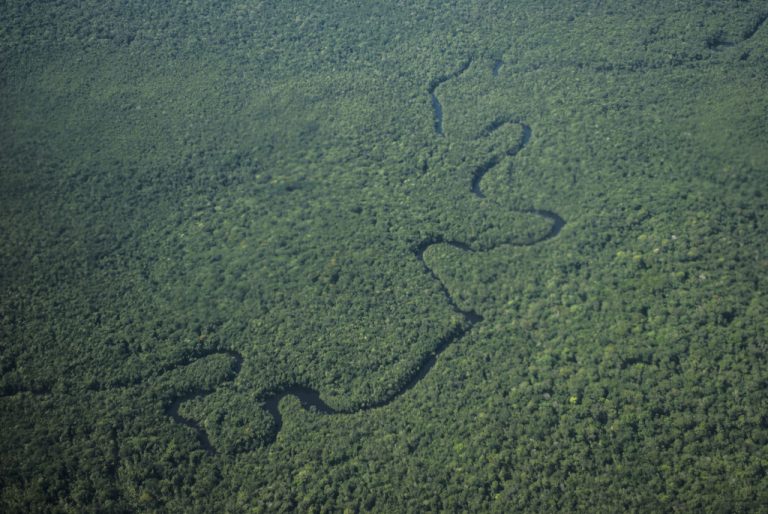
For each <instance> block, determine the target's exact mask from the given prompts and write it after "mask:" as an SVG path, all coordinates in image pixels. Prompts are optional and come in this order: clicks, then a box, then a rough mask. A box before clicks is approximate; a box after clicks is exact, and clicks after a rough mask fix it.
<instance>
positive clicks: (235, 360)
mask: <svg viewBox="0 0 768 514" xmlns="http://www.w3.org/2000/svg"><path fill="white" fill-rule="evenodd" d="M215 354H224V355H229V356H230V357H232V367H231V371H232V378H230V379H229V380H227V382H229V381H232V380H234V379H235V377H236V376H237V375H238V374H239V373H240V369H241V368H242V367H243V356H242V355H241V354H240V353H239V352H236V351H233V350H216V351H212V352H208V353H206V355H203V356H202V357H200V358H203V357H209V356H211V355H215ZM212 392H213V390H210V389H197V390H195V391H192V392H190V393H187V394H184V395H182V396H179V397H177V398H176V399H175V400H174V401H173V402H172V403H171V404H170V405H168V406H167V407H166V409H165V414H166V416H170V418H171V419H172V420H173V421H175V422H176V423H178V424H179V425H184V426H185V427H189V428H191V429H192V430H194V431H195V434H196V435H197V440H198V441H199V442H200V446H202V447H203V449H204V450H205V451H206V452H208V453H209V454H211V455H214V454H216V448H214V446H213V445H212V444H211V441H210V439H209V438H208V433H207V432H206V431H205V429H204V428H203V427H202V426H201V425H200V423H198V422H197V421H195V420H194V419H190V418H185V417H184V416H182V415H181V414H179V407H180V406H181V404H182V403H184V402H187V401H189V400H192V399H194V398H200V397H202V396H205V395H208V394H211V393H212Z"/></svg>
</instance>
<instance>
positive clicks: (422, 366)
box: [166, 61, 565, 454]
mask: <svg viewBox="0 0 768 514" xmlns="http://www.w3.org/2000/svg"><path fill="white" fill-rule="evenodd" d="M470 63H471V61H467V62H466V63H464V64H463V65H462V66H461V67H460V68H459V69H457V70H456V71H454V72H453V73H451V74H449V75H444V76H441V77H438V78H436V79H435V80H433V81H432V82H431V83H430V85H429V88H428V90H427V91H428V93H429V95H430V96H431V98H432V106H433V109H434V111H435V132H436V133H437V134H442V106H441V105H440V102H439V100H438V99H437V96H436V95H435V89H437V87H438V86H439V85H440V84H442V83H443V82H445V81H447V80H449V79H451V78H454V77H458V76H459V75H461V74H462V73H463V72H464V71H466V69H467V68H469V65H470ZM494 67H495V66H494ZM496 71H498V70H496ZM494 75H495V73H494ZM507 123H515V124H519V125H520V126H521V127H522V129H523V134H522V136H521V137H520V140H519V141H518V142H517V144H516V145H515V146H513V147H511V148H510V149H509V150H507V151H506V152H505V155H507V156H514V155H516V154H517V153H519V152H520V151H521V150H522V149H523V148H525V146H526V145H527V144H528V142H529V141H530V139H531V128H530V127H529V126H528V125H527V124H525V123H522V122H521V121H519V120H513V119H505V118H500V119H498V120H496V121H494V122H493V123H491V124H490V125H488V126H487V127H486V128H485V130H484V131H483V133H482V135H483V136H488V135H490V134H491V133H493V132H494V131H495V130H497V129H498V128H500V127H502V126H503V125H505V124H507ZM500 160H501V156H494V157H491V158H490V159H489V160H488V161H486V162H485V163H484V164H482V165H481V166H479V167H478V168H477V169H476V170H475V172H474V173H473V175H472V180H471V182H470V189H471V191H472V193H473V194H474V195H475V196H476V197H477V198H485V194H484V193H483V191H482V189H481V188H480V182H481V181H482V179H483V177H484V176H485V174H486V173H487V172H488V171H489V170H490V169H491V168H493V167H494V166H496V165H497V164H498V163H499V162H500ZM520 212H527V213H531V214H536V215H539V216H542V217H544V218H547V219H549V220H550V221H551V222H552V224H551V226H550V229H549V231H547V232H546V233H545V234H544V235H542V236H541V237H539V238H537V239H535V240H533V241H528V242H525V243H517V244H514V246H532V245H535V244H538V243H542V242H544V241H546V240H549V239H552V238H554V237H556V236H557V235H558V234H559V233H560V231H561V230H562V228H563V226H565V220H564V219H563V218H561V217H560V216H559V215H558V214H556V213H555V212H552V211H547V210H541V209H528V210H523V211H520ZM437 244H447V245H450V246H452V247H454V248H457V249H459V250H462V251H465V252H473V251H474V250H472V249H471V248H470V247H469V245H468V244H467V243H465V242H462V241H454V240H448V239H445V238H444V237H443V236H439V235H438V236H432V237H430V238H427V239H425V240H423V241H422V242H421V243H419V244H418V245H417V246H416V247H415V248H414V249H413V254H414V256H415V258H416V260H418V261H419V262H420V263H421V264H422V266H424V269H425V271H426V272H427V273H429V275H430V276H431V278H432V279H434V280H435V281H436V282H437V283H438V284H439V285H440V291H441V292H442V294H443V297H444V298H445V299H446V301H447V302H448V304H449V305H450V306H451V308H452V309H453V310H454V311H455V312H456V313H458V314H461V316H462V317H463V318H464V322H463V323H462V324H460V325H457V326H455V327H454V328H452V329H451V330H450V331H449V332H447V333H446V334H445V335H444V336H443V337H442V338H441V339H440V340H439V341H438V343H437V345H436V346H435V348H434V350H432V351H431V352H429V353H427V354H425V355H424V356H423V357H422V358H421V361H420V362H419V363H418V364H417V365H416V366H415V367H414V369H413V371H412V372H411V373H410V374H409V375H407V376H406V377H405V378H403V379H402V381H401V383H400V384H399V385H398V386H397V387H396V388H395V391H394V392H393V393H392V394H390V395H389V396H385V397H383V398H380V399H378V400H376V401H373V402H369V403H366V404H363V405H359V406H357V407H355V408H350V409H334V408H333V407H331V406H329V405H328V404H327V403H325V402H324V401H323V399H322V398H321V397H320V393H319V391H317V390H316V389H314V388H312V387H309V386H306V385H301V384H288V385H285V386H282V387H279V388H276V389H274V390H272V391H269V392H266V393H265V394H264V395H263V396H262V397H261V401H262V402H263V404H262V406H263V408H264V410H265V411H266V412H268V413H269V414H270V415H271V416H272V418H273V420H274V425H273V426H274V429H273V431H272V433H271V435H270V438H269V440H265V441H264V443H265V444H271V443H273V442H274V441H275V439H276V438H277V434H278V433H279V432H280V430H281V428H282V426H283V419H282V415H281V413H280V401H281V400H282V399H283V398H285V397H286V396H294V397H296V398H297V399H298V400H299V403H300V404H301V406H302V408H304V409H305V410H307V411H311V412H316V413H319V414H350V413H355V412H362V411H366V410H370V409H375V408H378V407H383V406H385V405H388V404H389V403H391V402H392V401H393V400H394V399H396V398H397V397H399V396H400V395H402V394H404V393H405V392H407V391H409V390H410V389H412V388H413V387H414V386H416V384H418V383H419V382H420V381H421V379H423V378H424V377H425V376H427V374H428V373H429V372H430V371H431V370H432V368H433V367H434V365H435V363H436V362H437V358H438V357H439V356H440V354H441V353H442V352H443V351H445V349H446V348H448V346H449V345H450V344H451V343H453V342H454V341H457V340H459V339H461V338H462V337H464V336H465V335H466V334H467V332H469V330H471V329H472V327H474V326H475V325H476V324H478V323H480V322H482V321H483V316H481V315H480V314H479V313H477V312H475V311H474V310H465V309H462V308H460V307H459V306H458V305H457V304H456V301H455V300H454V298H453V296H451V293H450V292H449V291H448V288H447V287H446V285H445V283H444V282H443V281H442V280H440V277H439V276H438V275H437V274H436V273H435V272H434V270H433V269H432V268H430V267H429V265H428V264H427V263H426V261H425V260H424V252H426V251H427V249H429V248H430V247H431V246H434V245H437ZM507 244H511V243H507ZM220 353H225V354H227V355H230V356H231V357H233V359H234V362H233V371H234V374H235V375H236V374H237V373H238V372H239V371H240V367H241V365H242V361H243V357H242V356H241V355H240V354H239V353H237V352H234V351H231V350H225V351H221V352H220ZM211 392H212V391H210V390H203V389H200V390H197V391H194V392H192V393H189V394H187V395H184V396H180V397H178V398H176V399H175V400H174V401H173V402H172V403H171V404H170V405H169V406H168V408H167V409H166V414H167V415H168V416H170V417H171V419H173V420H174V421H175V422H176V423H179V424H181V425H184V426H187V427H189V428H192V429H193V430H194V431H195V432H196V434H197V439H198V441H199V442H200V445H201V446H202V447H203V449H205V451H206V452H208V453H209V454H215V453H216V449H215V448H214V447H213V445H212V444H211V442H210V440H209V438H208V434H207V433H206V432H205V429H204V428H203V427H202V426H200V424H199V423H198V422H196V421H195V420H192V419H189V418H185V417H183V416H181V415H180V414H179V407H180V405H181V404H182V403H184V402H185V401H188V400H191V399H193V398H197V397H200V396H204V395H206V394H210V393H211Z"/></svg>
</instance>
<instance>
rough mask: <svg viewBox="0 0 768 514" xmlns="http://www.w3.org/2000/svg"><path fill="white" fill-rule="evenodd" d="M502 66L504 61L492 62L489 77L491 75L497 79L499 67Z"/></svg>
mask: <svg viewBox="0 0 768 514" xmlns="http://www.w3.org/2000/svg"><path fill="white" fill-rule="evenodd" d="M503 64H504V61H502V60H501V59H498V60H496V61H494V62H493V67H492V68H491V75H493V76H494V77H498V76H499V70H500V69H501V66H502V65H503Z"/></svg>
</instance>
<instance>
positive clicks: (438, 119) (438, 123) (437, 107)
mask: <svg viewBox="0 0 768 514" xmlns="http://www.w3.org/2000/svg"><path fill="white" fill-rule="evenodd" d="M470 64H472V59H468V60H467V61H466V62H464V64H462V65H461V66H459V68H458V69H456V70H455V71H454V72H453V73H449V74H448V75H441V76H439V77H437V78H436V79H433V80H432V82H430V83H429V87H428V88H427V93H429V97H430V99H431V100H432V110H433V111H434V118H435V125H434V127H435V133H436V134H437V135H439V136H442V135H443V106H442V104H441V103H440V100H438V99H437V95H436V94H435V90H436V89H437V86H439V85H440V84H442V83H443V82H446V81H448V80H451V79H453V78H456V77H458V76H459V75H461V74H462V73H464V72H465V71H467V68H469V65H470Z"/></svg>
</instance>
